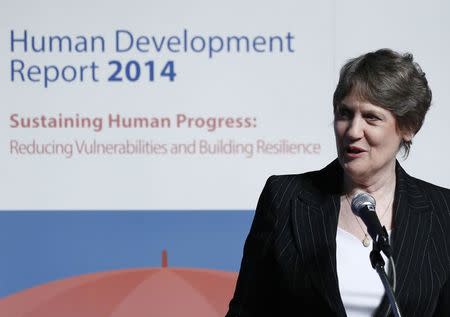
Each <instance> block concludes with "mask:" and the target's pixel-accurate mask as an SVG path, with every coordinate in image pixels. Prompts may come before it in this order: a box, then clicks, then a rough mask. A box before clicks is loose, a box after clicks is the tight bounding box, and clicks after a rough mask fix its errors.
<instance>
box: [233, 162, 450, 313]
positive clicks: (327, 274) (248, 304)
mask: <svg viewBox="0 0 450 317" xmlns="http://www.w3.org/2000/svg"><path fill="white" fill-rule="evenodd" d="M396 174H397V183H396V189H395V197H394V210H395V216H394V223H393V230H392V246H393V257H394V261H395V263H396V268H397V290H396V298H397V302H398V304H399V307H400V310H401V312H402V315H403V316H404V317H409V316H417V317H424V316H447V317H448V316H450V231H449V229H450V209H449V208H450V190H448V189H445V188H441V187H438V186H435V185H432V184H429V183H426V182H424V181H421V180H419V179H416V178H413V177H411V176H409V175H408V174H406V172H405V171H404V170H403V169H402V168H401V167H400V165H399V164H398V163H397V166H396ZM341 180H342V169H341V167H340V165H339V163H338V161H337V160H335V161H333V162H332V163H331V164H329V165H328V166H327V167H325V168H324V169H322V170H320V171H315V172H310V173H306V174H300V175H284V176H272V177H270V178H269V179H268V181H267V183H266V186H265V187H264V189H263V191H262V194H261V196H260V198H259V201H258V206H257V209H256V213H255V217H254V219H253V223H252V227H251V229H250V232H249V235H248V237H247V240H246V242H245V246H244V255H243V258H242V263H241V268H240V272H239V277H238V281H237V285H236V289H235V293H234V296H233V298H232V300H231V302H230V305H229V311H228V313H227V315H226V317H237V316H239V317H246V316H252V317H262V316H280V317H281V316H282V317H285V316H296V317H299V316H346V313H345V309H344V306H343V303H342V299H341V296H340V293H339V286H338V278H337V273H336V231H337V223H338V214H339V208H340V205H339V204H340V199H339V196H340V184H341V183H342V182H341ZM367 261H368V263H367V265H370V262H369V259H367ZM387 309H388V301H387V298H386V296H384V297H383V300H382V302H381V304H380V306H379V307H378V309H377V312H376V313H375V316H384V315H385V314H386V311H387Z"/></svg>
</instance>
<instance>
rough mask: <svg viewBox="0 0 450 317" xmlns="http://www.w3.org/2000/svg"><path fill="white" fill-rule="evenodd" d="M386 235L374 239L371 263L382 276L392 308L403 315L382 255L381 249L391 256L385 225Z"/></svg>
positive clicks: (398, 314)
mask: <svg viewBox="0 0 450 317" xmlns="http://www.w3.org/2000/svg"><path fill="white" fill-rule="evenodd" d="M383 231H384V233H385V235H384V236H380V235H378V236H377V238H378V239H377V240H373V249H372V251H371V252H370V256H369V257H370V263H371V264H372V267H373V268H374V269H375V270H376V271H377V273H378V275H379V276H380V279H381V282H382V283H383V286H384V289H385V290H386V294H387V297H388V299H389V303H390V305H391V309H392V311H393V313H394V316H395V317H401V314H400V309H399V308H398V305H397V301H396V300H395V296H394V292H393V290H392V287H391V284H390V283H389V280H388V278H387V275H386V272H385V271H384V265H385V262H384V260H383V257H382V256H381V253H380V251H383V252H384V254H386V256H387V257H388V258H389V257H390V256H391V246H390V245H389V243H388V238H387V237H388V234H387V231H386V228H385V227H384V226H383Z"/></svg>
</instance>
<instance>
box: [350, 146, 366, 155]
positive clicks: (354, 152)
mask: <svg viewBox="0 0 450 317" xmlns="http://www.w3.org/2000/svg"><path fill="white" fill-rule="evenodd" d="M365 152H366V150H364V149H363V148H360V147H357V146H352V145H349V146H346V147H345V155H346V156H347V157H349V158H358V157H361V156H363V155H364V153H365Z"/></svg>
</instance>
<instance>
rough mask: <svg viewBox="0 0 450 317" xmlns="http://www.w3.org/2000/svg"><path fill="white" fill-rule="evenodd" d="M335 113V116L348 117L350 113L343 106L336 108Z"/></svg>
mask: <svg viewBox="0 0 450 317" xmlns="http://www.w3.org/2000/svg"><path fill="white" fill-rule="evenodd" d="M336 115H337V117H339V118H350V116H351V113H350V111H349V110H348V109H345V108H339V109H338V110H337V113H336Z"/></svg>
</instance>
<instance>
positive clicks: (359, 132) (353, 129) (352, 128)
mask: <svg viewBox="0 0 450 317" xmlns="http://www.w3.org/2000/svg"><path fill="white" fill-rule="evenodd" d="M347 136H348V137H349V138H351V139H360V138H362V137H363V136H364V122H363V120H361V118H358V117H357V116H355V117H353V118H352V120H350V121H349V126H348V129H347Z"/></svg>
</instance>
